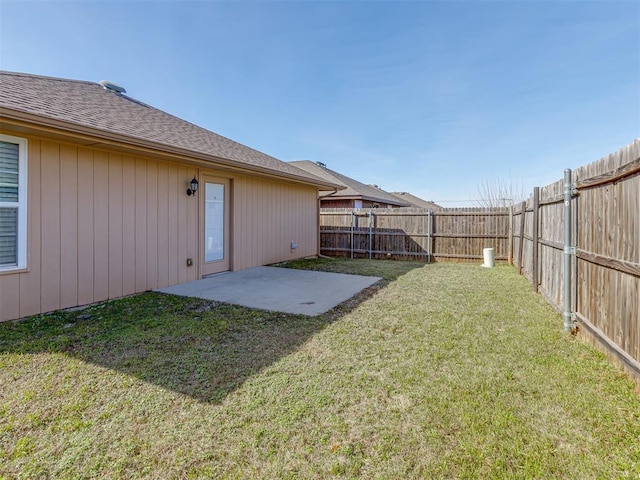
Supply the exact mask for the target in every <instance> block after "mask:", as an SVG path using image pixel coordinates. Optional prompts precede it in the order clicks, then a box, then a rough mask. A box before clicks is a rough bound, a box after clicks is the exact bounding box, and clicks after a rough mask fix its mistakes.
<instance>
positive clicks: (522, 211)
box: [518, 200, 527, 275]
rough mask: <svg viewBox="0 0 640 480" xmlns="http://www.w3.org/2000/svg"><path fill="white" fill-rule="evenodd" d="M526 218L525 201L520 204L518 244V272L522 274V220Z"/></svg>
mask: <svg viewBox="0 0 640 480" xmlns="http://www.w3.org/2000/svg"><path fill="white" fill-rule="evenodd" d="M526 219H527V201H526V200H525V201H524V202H522V203H521V204H520V245H518V273H519V274H520V275H522V267H523V266H524V260H523V259H522V254H523V248H524V222H525V220H526Z"/></svg>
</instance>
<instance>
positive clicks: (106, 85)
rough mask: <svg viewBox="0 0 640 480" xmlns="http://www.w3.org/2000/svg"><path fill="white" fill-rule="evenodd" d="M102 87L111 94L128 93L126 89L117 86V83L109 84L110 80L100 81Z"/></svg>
mask: <svg viewBox="0 0 640 480" xmlns="http://www.w3.org/2000/svg"><path fill="white" fill-rule="evenodd" d="M100 85H102V88H104V89H105V90H109V91H110V92H113V93H117V94H122V93H127V91H126V90H125V89H124V87H121V86H120V85H116V84H115V83H112V82H109V81H108V80H100Z"/></svg>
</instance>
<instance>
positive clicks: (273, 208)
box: [231, 177, 318, 270]
mask: <svg viewBox="0 0 640 480" xmlns="http://www.w3.org/2000/svg"><path fill="white" fill-rule="evenodd" d="M231 189H232V191H233V202H232V205H231V211H232V222H233V225H232V239H231V243H232V246H233V248H232V265H231V268H232V269H233V270H243V269H245V268H250V267H255V266H258V265H266V264H269V263H274V262H279V261H283V260H289V259H294V258H300V257H306V256H310V255H316V254H317V252H318V216H317V208H318V201H317V193H316V191H315V189H313V188H308V187H304V186H297V185H294V184H287V183H281V182H274V181H265V180H262V179H258V178H251V177H237V178H235V179H234V180H233V183H232V186H231ZM292 242H293V243H296V244H297V245H298V248H297V249H295V250H292V249H291V243H292Z"/></svg>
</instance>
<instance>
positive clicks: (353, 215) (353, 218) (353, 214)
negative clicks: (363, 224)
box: [350, 210, 356, 258]
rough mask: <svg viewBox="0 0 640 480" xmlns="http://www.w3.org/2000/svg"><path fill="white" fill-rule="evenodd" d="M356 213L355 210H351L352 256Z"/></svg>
mask: <svg viewBox="0 0 640 480" xmlns="http://www.w3.org/2000/svg"><path fill="white" fill-rule="evenodd" d="M355 218H356V214H355V212H354V210H351V242H350V243H351V245H350V247H351V258H353V222H355Z"/></svg>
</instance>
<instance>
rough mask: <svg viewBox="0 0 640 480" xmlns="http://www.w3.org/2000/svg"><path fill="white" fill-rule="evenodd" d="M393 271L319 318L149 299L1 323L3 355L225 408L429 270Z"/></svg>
mask: <svg viewBox="0 0 640 480" xmlns="http://www.w3.org/2000/svg"><path fill="white" fill-rule="evenodd" d="M393 263H394V264H397V265H391V264H390V265H389V267H390V268H387V269H386V273H383V274H382V276H383V277H384V280H382V281H381V282H379V283H378V284H376V285H373V286H372V287H369V288H367V289H365V290H363V291H362V292H360V293H359V294H358V295H356V296H355V297H353V298H351V299H350V300H347V301H346V302H344V303H342V304H340V305H338V306H337V307H336V308H334V309H333V310H331V311H329V312H327V313H326V314H324V315H320V316H317V317H306V316H303V315H292V314H284V313H278V312H267V311H263V310H255V309H249V308H244V307H239V306H234V305H228V304H222V303H218V302H212V301H208V300H202V299H196V298H185V297H177V296H174V295H164V294H157V293H145V294H141V295H136V296H133V297H128V298H123V299H119V300H114V301H110V302H105V303H101V304H97V305H93V306H91V307H88V308H86V309H84V310H79V311H58V312H54V313H51V314H47V315H40V316H36V317H31V318H29V319H26V320H22V321H14V322H5V323H1V324H0V353H22V354H35V353H43V352H48V353H54V352H55V353H62V354H65V355H69V356H72V357H75V358H78V359H81V360H83V361H86V362H90V363H93V364H96V365H100V366H102V367H105V368H109V369H113V370H116V371H118V372H123V373H126V374H128V375H133V376H135V377H137V378H139V379H141V380H144V381H146V382H149V383H152V384H155V385H158V386H160V387H163V388H167V389H170V390H173V391H176V392H179V393H182V394H185V395H188V396H190V397H192V398H195V399H197V400H199V401H202V402H211V403H217V402H220V401H222V400H223V399H224V398H225V397H226V396H227V395H228V394H229V393H231V392H233V391H234V390H235V389H236V388H238V387H239V386H240V385H242V383H244V382H245V381H246V380H247V379H248V378H249V377H251V376H252V375H255V374H256V373H258V372H260V371H261V370H263V369H264V368H266V367H268V366H269V365H271V364H273V363H274V362H276V361H278V360H279V359H280V358H282V357H284V356H286V355H288V354H290V353H291V352H293V351H295V350H296V349H297V348H299V347H300V346H301V345H302V344H304V343H305V342H306V341H307V340H308V339H309V338H310V337H311V336H313V335H314V334H315V333H317V332H318V331H320V330H322V329H323V328H325V327H326V326H327V325H329V324H330V323H332V322H333V321H335V320H337V319H339V318H340V317H342V316H343V315H345V314H347V313H349V312H350V311H352V310H353V309H354V308H355V307H357V305H358V304H360V303H361V302H363V301H365V300H366V299H367V298H370V297H371V296H372V295H374V294H375V292H377V291H378V290H380V289H381V288H384V286H385V285H386V284H387V283H388V282H389V281H390V280H394V279H395V278H398V277H399V276H400V275H402V274H404V273H407V272H408V271H409V270H411V269H413V268H417V267H419V266H422V265H421V264H416V263H408V262H407V263H406V264H404V265H403V264H402V262H393ZM363 265H364V264H362V265H361V266H363ZM316 267H317V265H316ZM391 267H392V268H391ZM331 268H338V267H337V264H332V266H331ZM367 268H372V267H371V266H369V267H367ZM347 270H348V269H347ZM341 271H342V272H344V273H355V272H345V269H344V267H343V269H342V270H341ZM379 273H380V272H379Z"/></svg>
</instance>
